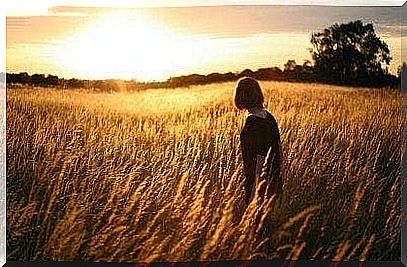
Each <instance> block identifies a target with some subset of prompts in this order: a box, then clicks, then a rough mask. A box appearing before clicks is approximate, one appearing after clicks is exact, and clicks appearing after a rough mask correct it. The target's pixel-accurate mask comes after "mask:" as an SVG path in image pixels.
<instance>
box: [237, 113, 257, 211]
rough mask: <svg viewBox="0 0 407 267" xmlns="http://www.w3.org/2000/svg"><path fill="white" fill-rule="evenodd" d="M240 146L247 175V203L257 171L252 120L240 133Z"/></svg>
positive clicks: (247, 122)
mask: <svg viewBox="0 0 407 267" xmlns="http://www.w3.org/2000/svg"><path fill="white" fill-rule="evenodd" d="M240 146H241V150H242V157H243V173H244V176H245V183H244V185H245V191H246V204H248V203H249V201H250V198H251V195H252V191H253V184H254V181H255V172H256V153H255V150H254V146H255V142H254V136H253V134H252V133H251V132H250V121H246V124H245V126H244V128H243V130H242V133H241V134H240Z"/></svg>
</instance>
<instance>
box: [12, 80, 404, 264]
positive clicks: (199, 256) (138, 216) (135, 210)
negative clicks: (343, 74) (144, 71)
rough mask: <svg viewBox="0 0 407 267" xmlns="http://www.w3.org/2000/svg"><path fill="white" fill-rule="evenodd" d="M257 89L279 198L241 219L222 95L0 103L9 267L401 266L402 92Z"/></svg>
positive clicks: (66, 95) (40, 97) (233, 121)
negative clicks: (49, 264) (187, 265)
mask: <svg viewBox="0 0 407 267" xmlns="http://www.w3.org/2000/svg"><path fill="white" fill-rule="evenodd" d="M262 86H263V89H264V91H265V95H266V99H267V108H268V109H269V110H270V111H271V112H272V113H273V114H274V115H275V117H276V119H277V121H278V123H279V127H280V131H281V137H282V145H283V151H284V162H283V168H282V175H283V179H284V195H283V200H282V204H281V205H280V206H279V207H276V206H275V205H274V204H275V201H274V198H270V199H268V198H264V197H262V194H261V188H260V186H261V185H260V186H259V187H258V188H257V191H256V192H257V195H256V197H255V198H254V200H253V202H252V203H251V204H250V206H249V208H248V209H247V210H246V211H242V210H241V208H240V207H241V206H242V204H243V195H244V194H243V192H242V182H243V177H242V174H241V172H242V160H241V157H240V151H239V139H238V135H239V131H240V128H241V127H242V124H243V122H244V116H245V115H244V114H242V113H240V112H238V111H237V110H236V109H235V108H234V107H233V103H232V95H233V88H234V83H225V84H215V85H208V86H196V87H191V88H178V89H173V90H172V89H171V90H170V89H168V90H166V89H162V90H148V91H143V92H137V93H133V94H130V93H113V94H107V93H106V94H104V93H90V92H86V91H57V90H55V91H53V90H32V89H31V90H24V89H16V90H9V91H8V96H7V223H8V229H7V257H8V260H90V261H126V262H127V261H143V262H150V261H195V260H221V259H272V258H285V259H334V260H399V259H400V163H401V141H400V123H401V115H400V93H399V92H396V91H386V90H367V89H362V88H359V89H350V88H339V87H333V86H327V85H313V84H298V83H292V84H291V83H277V82H264V83H262ZM264 224H267V225H268V226H269V235H268V236H264V235H261V234H260V233H261V232H262V231H261V229H262V226H263V225H264Z"/></svg>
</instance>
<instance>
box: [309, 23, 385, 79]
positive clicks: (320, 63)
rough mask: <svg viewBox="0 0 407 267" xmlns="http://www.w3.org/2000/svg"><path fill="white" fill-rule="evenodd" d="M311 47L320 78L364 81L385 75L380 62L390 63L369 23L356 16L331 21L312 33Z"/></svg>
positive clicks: (383, 47)
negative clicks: (339, 20) (343, 22)
mask: <svg viewBox="0 0 407 267" xmlns="http://www.w3.org/2000/svg"><path fill="white" fill-rule="evenodd" d="M311 43H312V45H313V49H312V50H311V53H312V58H313V60H314V67H315V70H316V72H317V73H318V75H320V76H322V77H321V78H322V79H325V80H330V81H333V82H339V83H341V84H366V83H373V82H376V81H378V80H380V79H381V78H382V77H384V76H386V75H387V71H386V70H385V69H383V68H382V64H386V65H388V64H390V61H391V59H392V58H391V56H390V50H389V48H388V46H387V44H386V43H385V42H384V41H382V40H380V38H379V37H378V36H377V35H376V33H375V31H374V28H373V25H372V24H366V25H363V23H362V22H361V21H360V20H357V21H354V22H349V23H347V24H341V25H338V24H334V25H332V26H331V27H329V28H328V29H325V30H324V31H323V32H319V33H313V34H312V37H311Z"/></svg>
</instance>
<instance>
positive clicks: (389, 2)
mask: <svg viewBox="0 0 407 267" xmlns="http://www.w3.org/2000/svg"><path fill="white" fill-rule="evenodd" d="M403 3H404V1H403V0H291V1H283V0H251V1H248V0H205V1H203V0H171V1H169V0H115V1H111V0H109V1H108V0H35V1H27V0H6V2H5V5H6V15H7V16H16V15H18V16H22V15H44V14H46V13H47V11H48V8H49V7H52V6H88V7H90V6H93V7H102V6H106V7H158V6H162V7H169V6H208V5H241V4H243V5H257V4H263V5H264V4H274V5H275V4H281V5H287V4H289V5H343V6H401V5H402V4H403Z"/></svg>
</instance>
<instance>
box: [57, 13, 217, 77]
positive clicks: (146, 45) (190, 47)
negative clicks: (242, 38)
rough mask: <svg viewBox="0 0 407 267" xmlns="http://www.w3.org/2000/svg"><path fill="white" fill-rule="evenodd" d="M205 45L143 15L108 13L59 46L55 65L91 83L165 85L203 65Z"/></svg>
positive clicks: (206, 47)
mask: <svg viewBox="0 0 407 267" xmlns="http://www.w3.org/2000/svg"><path fill="white" fill-rule="evenodd" d="M209 46H210V42H209V40H207V39H205V38H200V39H199V38H198V40H197V39H196V38H195V39H188V38H187V37H186V36H182V35H181V34H177V33H176V32H172V31H170V30H169V29H166V28H164V27H163V26H162V25H159V24H157V23H154V22H152V21H147V20H146V19H145V18H143V17H141V16H136V15H134V14H131V15H129V14H108V15H103V16H102V17H99V18H98V19H97V20H96V21H95V22H94V23H93V24H92V25H90V26H89V27H87V28H86V29H84V30H82V31H81V32H80V33H79V34H78V35H76V36H71V37H70V38H68V39H66V40H65V41H64V42H62V44H61V46H60V47H59V49H58V50H57V54H58V55H59V56H57V59H56V60H57V61H58V62H56V63H58V65H60V64H62V65H63V66H64V69H65V71H66V72H68V73H80V74H81V75H82V76H83V77H87V78H91V79H95V78H97V79H102V78H103V79H104V78H122V79H133V78H137V79H138V80H143V81H146V80H163V79H165V78H167V77H169V76H171V75H172V74H174V73H176V72H177V71H179V72H180V73H185V72H188V70H190V69H191V68H193V67H196V66H198V65H201V64H203V61H205V59H204V57H206V56H207V55H206V53H205V51H208V48H210V47H209ZM211 50H213V49H211ZM76 76H77V75H76Z"/></svg>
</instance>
